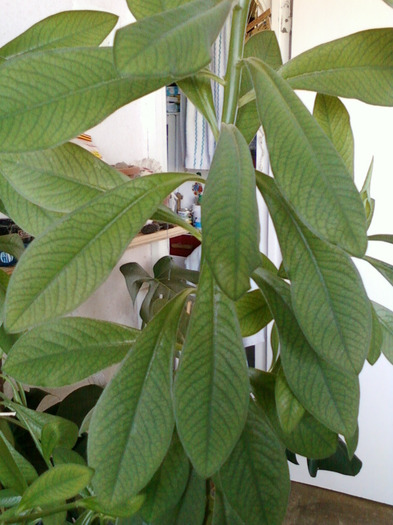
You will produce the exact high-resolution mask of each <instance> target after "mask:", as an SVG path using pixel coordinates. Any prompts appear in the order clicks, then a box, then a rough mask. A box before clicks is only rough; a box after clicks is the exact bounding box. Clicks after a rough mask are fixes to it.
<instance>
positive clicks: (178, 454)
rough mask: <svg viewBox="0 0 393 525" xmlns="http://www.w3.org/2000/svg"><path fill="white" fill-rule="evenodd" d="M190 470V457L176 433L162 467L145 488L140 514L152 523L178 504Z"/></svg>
mask: <svg viewBox="0 0 393 525" xmlns="http://www.w3.org/2000/svg"><path fill="white" fill-rule="evenodd" d="M189 471H190V464H189V461H188V458H187V456H186V455H185V453H184V450H183V447H182V445H181V443H180V441H179V438H178V437H177V435H176V434H174V436H173V438H172V443H171V446H170V447H169V450H168V453H167V455H166V456H165V459H164V461H163V462H162V465H161V466H160V469H159V470H158V471H157V472H156V474H155V475H154V476H153V479H152V480H151V481H150V483H149V484H148V485H147V487H146V488H145V490H144V494H145V496H146V499H145V501H144V503H143V506H142V508H141V510H140V514H141V516H142V517H143V519H144V520H145V521H146V522H148V523H151V522H152V521H154V520H156V519H157V518H158V517H159V516H161V515H163V514H164V512H165V511H166V510H168V509H171V508H172V507H174V506H175V505H177V504H178V502H179V500H180V498H181V496H182V494H183V492H184V490H185V488H186V485H187V481H188V477H189Z"/></svg>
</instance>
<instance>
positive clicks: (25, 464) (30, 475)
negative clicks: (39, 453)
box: [0, 432, 38, 484]
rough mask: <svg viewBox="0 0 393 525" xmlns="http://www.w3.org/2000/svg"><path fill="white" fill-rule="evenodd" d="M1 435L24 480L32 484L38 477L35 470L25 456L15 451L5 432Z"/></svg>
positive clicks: (0, 433)
mask: <svg viewBox="0 0 393 525" xmlns="http://www.w3.org/2000/svg"><path fill="white" fill-rule="evenodd" d="M0 435H1V438H2V439H3V442H4V444H5V445H6V446H7V448H8V450H9V452H10V453H11V456H12V457H13V459H14V461H15V463H16V465H17V467H18V469H19V471H20V473H21V474H22V476H23V479H24V480H25V481H26V483H27V484H30V483H31V482H32V481H34V480H35V479H36V478H37V477H38V474H37V472H36V470H35V468H34V467H33V465H32V464H31V463H30V462H29V461H28V460H27V459H26V458H25V457H24V456H22V454H20V453H19V452H18V451H17V450H15V448H14V447H13V446H12V444H11V443H10V442H9V441H8V439H7V437H6V435H5V434H4V433H3V432H0Z"/></svg>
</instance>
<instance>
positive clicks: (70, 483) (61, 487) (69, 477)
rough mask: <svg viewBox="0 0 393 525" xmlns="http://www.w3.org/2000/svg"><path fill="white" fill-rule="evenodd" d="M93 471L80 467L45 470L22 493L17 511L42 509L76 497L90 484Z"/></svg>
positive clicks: (72, 466)
mask: <svg viewBox="0 0 393 525" xmlns="http://www.w3.org/2000/svg"><path fill="white" fill-rule="evenodd" d="M92 476H93V470H92V469H90V468H88V467H84V466H82V465H59V466H57V467H53V468H52V469H50V470H47V471H46V472H44V474H42V475H41V476H40V477H39V478H38V479H36V481H34V483H32V484H31V485H30V486H29V487H28V488H27V489H26V491H25V492H24V494H23V497H22V500H21V502H20V504H19V510H20V511H22V510H26V509H31V508H35V507H43V506H46V505H51V504H54V503H58V502H61V501H63V500H66V499H69V498H72V497H73V496H76V495H77V494H78V492H80V491H81V490H82V489H84V488H85V487H86V485H88V483H90V480H91V478H92Z"/></svg>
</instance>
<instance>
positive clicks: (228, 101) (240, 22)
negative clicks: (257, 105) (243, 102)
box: [222, 0, 250, 124]
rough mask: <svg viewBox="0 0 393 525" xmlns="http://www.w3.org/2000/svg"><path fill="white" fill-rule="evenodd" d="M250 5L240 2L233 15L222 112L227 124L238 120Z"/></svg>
mask: <svg viewBox="0 0 393 525" xmlns="http://www.w3.org/2000/svg"><path fill="white" fill-rule="evenodd" d="M249 4H250V0H239V2H238V4H237V6H235V8H234V10H233V13H232V26H231V39H230V43H229V52H228V64H227V70H226V74H225V79H224V80H225V84H226V85H225V91H224V104H223V110H222V121H223V122H225V123H226V124H233V123H234V122H235V119H236V112H237V99H238V96H239V89H240V81H241V72H242V64H241V59H242V58H243V49H244V35H245V31H246V24H247V15H248V8H249Z"/></svg>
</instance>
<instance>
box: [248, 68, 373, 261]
mask: <svg viewBox="0 0 393 525" xmlns="http://www.w3.org/2000/svg"><path fill="white" fill-rule="evenodd" d="M246 64H247V68H248V70H249V71H250V74H251V77H252V80H253V84H254V88H255V92H256V96H257V107H258V113H259V118H260V121H261V123H262V125H263V128H264V130H265V133H266V140H267V145H268V148H269V156H270V161H271V165H272V170H273V173H274V176H275V178H276V181H277V185H278V186H279V187H280V189H281V191H282V193H283V194H284V196H285V197H286V198H287V199H288V200H289V202H290V203H291V204H292V205H293V207H294V208H295V210H296V212H297V213H298V214H299V216H300V217H301V218H302V220H303V221H304V222H305V223H306V224H307V226H308V227H309V228H311V229H312V230H313V231H315V232H316V233H317V234H318V235H321V236H323V237H325V238H327V239H328V240H329V241H331V242H333V243H334V244H339V245H340V246H342V247H343V248H344V249H346V250H348V251H349V252H350V253H352V254H354V255H359V254H360V255H363V254H364V252H365V250H366V245H367V239H366V219H365V213H364V208H363V205H362V202H361V199H360V197H359V194H358V192H357V189H356V187H355V185H354V183H353V181H352V179H351V177H350V175H349V173H348V170H347V168H346V166H345V164H344V161H343V160H342V158H341V157H340V155H339V154H338V153H337V151H336V149H335V148H334V147H333V145H332V143H331V141H330V139H328V137H326V135H325V133H324V132H323V131H322V130H321V128H320V126H319V125H318V124H317V123H316V122H315V120H314V118H313V117H312V116H311V115H310V113H309V112H308V110H307V109H306V108H305V106H304V105H303V104H302V102H301V101H300V100H299V98H298V97H297V96H296V94H295V93H294V92H293V91H292V89H291V88H290V86H289V85H288V83H287V82H285V80H283V79H282V78H281V77H280V76H279V75H278V74H277V73H276V72H275V71H273V70H272V69H271V68H269V66H267V65H266V64H264V63H263V62H261V61H260V60H257V59H254V58H249V59H247V60H246ZM306 188H307V190H306ZM321 202H323V203H324V204H323V206H321V205H320V203H321Z"/></svg>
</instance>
